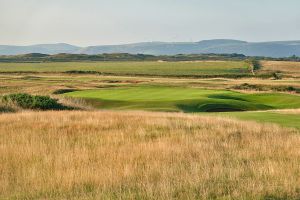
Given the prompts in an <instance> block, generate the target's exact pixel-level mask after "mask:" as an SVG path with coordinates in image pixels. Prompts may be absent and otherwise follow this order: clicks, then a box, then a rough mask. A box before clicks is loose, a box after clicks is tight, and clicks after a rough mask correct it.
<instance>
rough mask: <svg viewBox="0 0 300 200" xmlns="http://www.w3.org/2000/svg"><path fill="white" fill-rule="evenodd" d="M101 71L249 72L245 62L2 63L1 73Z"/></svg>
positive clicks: (189, 73)
mask: <svg viewBox="0 0 300 200" xmlns="http://www.w3.org/2000/svg"><path fill="white" fill-rule="evenodd" d="M70 70H78V71H97V72H103V73H111V74H119V75H122V74H123V75H124V74H132V75H175V76H181V75H219V74H236V73H238V74H240V73H248V70H247V64H246V63H244V62H229V61H218V62H189V63H188V62H163V63H161V62H65V63H0V72H18V71H21V72H26V71H29V72H30V71H31V72H65V71H70Z"/></svg>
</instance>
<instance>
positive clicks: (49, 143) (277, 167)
mask: <svg viewBox="0 0 300 200" xmlns="http://www.w3.org/2000/svg"><path fill="white" fill-rule="evenodd" d="M0 163H1V164H0V175H1V178H0V199H268V198H269V199H299V198H300V194H299V193H300V168H299V165H300V136H299V134H298V133H297V132H296V131H295V130H287V129H281V128H279V127H278V126H275V125H260V124H257V123H252V122H240V121H234V120H231V119H221V118H212V117H203V116H201V117H200V116H194V115H186V114H162V113H147V112H127V113H121V112H91V111H89V112H83V111H63V112H24V113H17V114H1V115H0Z"/></svg>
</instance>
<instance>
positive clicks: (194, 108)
mask: <svg viewBox="0 0 300 200" xmlns="http://www.w3.org/2000/svg"><path fill="white" fill-rule="evenodd" d="M66 95H67V96H70V97H77V98H78V97H79V98H86V99H90V100H91V102H92V103H93V104H94V105H95V106H97V107H98V108H102V109H127V110H128V109H135V110H160V111H184V112H213V111H214V112H215V111H246V110H267V109H282V108H299V107H300V96H296V95H290V94H279V93H260V94H243V93H238V92H232V91H227V90H205V89H198V88H184V87H165V86H149V85H148V86H138V87H115V88H106V89H98V90H83V91H75V92H70V93H67V94H66Z"/></svg>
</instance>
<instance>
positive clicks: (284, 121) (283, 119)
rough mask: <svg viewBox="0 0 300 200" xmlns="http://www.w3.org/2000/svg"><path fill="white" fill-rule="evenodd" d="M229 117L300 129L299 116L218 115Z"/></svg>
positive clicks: (272, 114) (259, 113)
mask: <svg viewBox="0 0 300 200" xmlns="http://www.w3.org/2000/svg"><path fill="white" fill-rule="evenodd" d="M218 115H221V116H230V117H234V118H238V119H242V120H252V121H257V122H266V123H276V124H280V125H282V126H285V127H294V128H297V129H300V123H299V122H300V114H283V113H279V112H271V111H269V112H230V113H222V114H218Z"/></svg>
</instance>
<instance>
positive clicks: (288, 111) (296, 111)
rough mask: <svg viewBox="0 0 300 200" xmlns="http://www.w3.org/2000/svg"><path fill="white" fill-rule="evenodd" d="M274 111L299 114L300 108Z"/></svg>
mask: <svg viewBox="0 0 300 200" xmlns="http://www.w3.org/2000/svg"><path fill="white" fill-rule="evenodd" d="M272 112H278V113H283V114H295V115H298V114H300V109H282V110H274V111H272Z"/></svg>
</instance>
